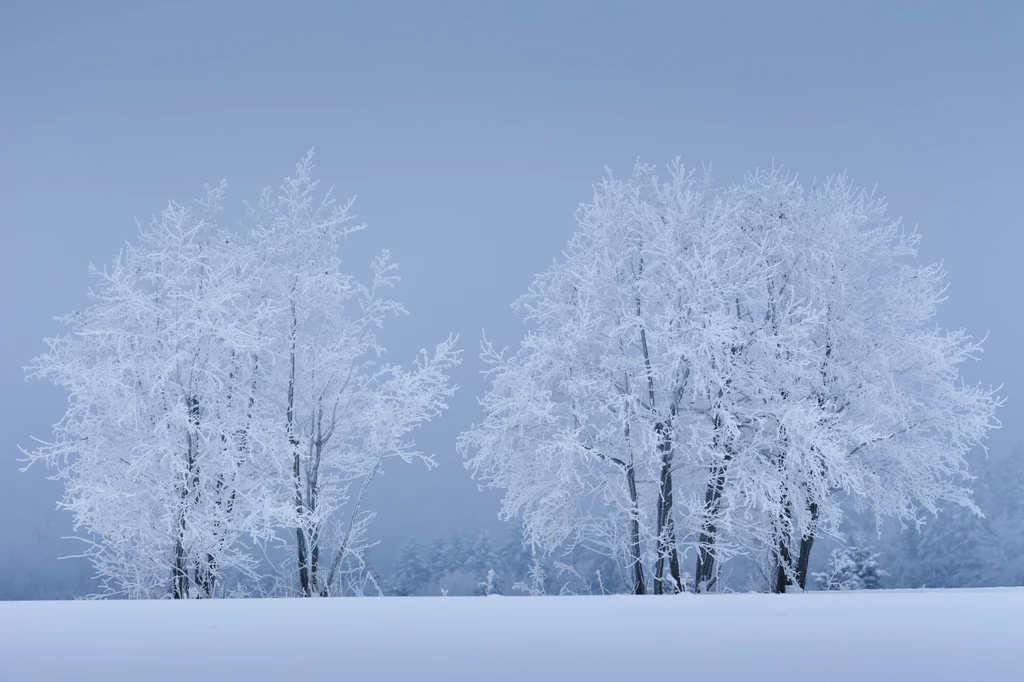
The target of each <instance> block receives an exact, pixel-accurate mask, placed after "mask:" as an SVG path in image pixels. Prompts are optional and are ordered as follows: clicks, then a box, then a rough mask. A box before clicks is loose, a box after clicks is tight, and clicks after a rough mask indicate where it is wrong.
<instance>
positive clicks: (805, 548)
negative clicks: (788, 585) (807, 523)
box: [796, 502, 818, 590]
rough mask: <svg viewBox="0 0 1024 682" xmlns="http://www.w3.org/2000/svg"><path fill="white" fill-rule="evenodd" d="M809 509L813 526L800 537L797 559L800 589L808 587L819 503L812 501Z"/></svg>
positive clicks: (797, 578)
mask: <svg viewBox="0 0 1024 682" xmlns="http://www.w3.org/2000/svg"><path fill="white" fill-rule="evenodd" d="M808 509H809V510H810V512H811V527H810V529H808V531H807V534H806V535H804V536H803V537H802V538H801V539H800V556H799V557H798V558H797V561H796V583H797V585H799V586H800V589H801V590H803V589H806V588H807V567H808V566H809V565H810V563H811V547H812V546H813V545H814V533H815V530H816V529H815V526H816V525H817V520H818V505H817V503H815V502H812V503H811V504H810V505H809V506H808Z"/></svg>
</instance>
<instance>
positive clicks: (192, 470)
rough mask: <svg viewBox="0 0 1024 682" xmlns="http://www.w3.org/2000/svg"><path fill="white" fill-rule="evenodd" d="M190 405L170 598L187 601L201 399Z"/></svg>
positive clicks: (197, 494)
mask: <svg viewBox="0 0 1024 682" xmlns="http://www.w3.org/2000/svg"><path fill="white" fill-rule="evenodd" d="M185 402H186V404H187V405H188V422H189V424H188V430H187V431H186V432H185V452H186V465H187V468H186V471H187V473H186V475H185V485H184V486H183V487H182V489H181V511H180V516H179V519H178V534H177V537H176V538H175V542H174V570H173V572H172V583H173V586H172V588H171V596H172V597H173V598H174V599H187V598H188V597H189V589H190V587H191V585H190V582H191V581H190V580H189V574H188V573H189V569H188V563H189V561H188V557H187V556H186V552H185V533H186V530H187V523H186V521H185V517H186V514H187V511H188V506H189V503H190V502H196V501H198V500H197V498H198V496H199V463H198V459H199V453H198V449H199V399H198V398H196V397H195V396H189V398H188V399H187V400H186V401H185Z"/></svg>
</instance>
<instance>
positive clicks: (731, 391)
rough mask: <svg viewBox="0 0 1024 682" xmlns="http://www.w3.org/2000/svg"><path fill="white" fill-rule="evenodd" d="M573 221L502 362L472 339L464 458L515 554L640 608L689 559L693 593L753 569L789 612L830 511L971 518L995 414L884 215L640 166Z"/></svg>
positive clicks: (846, 199)
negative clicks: (575, 553)
mask: <svg viewBox="0 0 1024 682" xmlns="http://www.w3.org/2000/svg"><path fill="white" fill-rule="evenodd" d="M577 217H578V220H579V230H578V231H577V233H576V234H575V235H574V236H573V238H572V239H571V240H570V242H569V245H568V247H567V249H566V251H565V253H564V257H563V259H562V260H561V261H558V262H556V263H555V264H554V265H552V267H551V268H550V269H549V270H548V271H547V272H545V273H543V274H541V275H539V276H538V277H537V278H536V280H535V281H534V283H533V285H532V286H531V288H530V290H529V292H528V293H527V294H526V295H525V296H523V297H522V298H521V299H520V300H519V302H518V303H517V308H518V310H519V311H520V312H521V313H522V315H523V317H524V319H525V321H526V322H527V323H528V324H529V325H530V331H529V332H528V333H527V335H526V337H525V339H524V340H523V342H522V344H521V345H520V347H519V349H518V351H517V352H516V353H514V354H512V355H506V354H505V353H504V352H499V351H497V350H496V349H494V348H493V346H492V345H491V344H490V343H489V342H487V341H486V340H485V342H484V346H483V354H482V357H483V359H484V360H485V361H486V362H487V363H488V364H489V366H490V369H489V372H488V376H489V378H490V380H491V388H490V390H489V391H488V392H487V394H486V395H485V396H484V398H483V399H482V404H483V407H484V410H485V417H484V420H483V422H482V423H481V424H479V425H476V426H474V427H473V428H472V429H470V430H469V431H467V432H466V433H464V434H463V435H462V437H461V438H460V442H459V446H460V448H461V449H462V451H463V452H464V454H465V455H466V456H467V466H468V467H469V468H470V469H471V470H472V471H473V472H474V474H475V475H476V476H477V477H478V478H480V479H482V480H483V481H484V484H485V485H487V486H490V487H496V488H500V489H504V490H505V491H506V495H505V498H504V506H503V509H502V513H503V515H504V516H505V517H507V518H511V517H513V516H516V515H521V516H522V519H523V523H524V527H525V532H526V538H527V540H528V541H529V542H530V543H533V544H535V545H536V546H537V547H539V548H542V549H543V550H545V551H547V552H553V551H554V550H555V549H556V548H557V547H560V546H568V547H574V546H584V547H588V548H590V549H592V550H593V551H596V552H598V553H603V554H607V555H610V556H614V557H616V558H617V559H618V560H619V561H620V562H621V564H622V565H623V566H624V567H626V569H627V570H628V572H629V574H630V582H631V584H632V591H634V592H637V593H641V592H645V591H647V590H649V589H650V590H653V591H654V592H659V591H662V590H664V589H679V588H680V586H681V584H682V574H681V569H680V554H681V553H682V552H683V550H684V549H685V548H686V546H688V545H689V546H693V547H694V548H695V549H696V560H697V564H696V571H695V576H694V584H695V586H696V588H697V589H698V590H707V589H710V588H711V587H713V585H714V584H715V581H716V578H717V575H718V570H719V566H720V564H721V562H722V561H723V560H724V559H726V558H728V557H729V556H730V555H732V554H735V553H737V552H757V553H760V552H763V551H767V552H769V553H770V555H771V556H772V557H773V561H774V562H775V565H776V570H775V573H776V575H775V576H774V578H773V580H772V584H773V587H774V589H776V590H778V591H784V590H785V587H786V585H787V584H789V583H790V582H792V581H794V580H795V581H797V582H798V583H799V584H800V586H801V587H802V586H803V585H804V582H805V580H806V575H807V565H808V560H809V555H810V550H811V546H812V543H813V540H814V538H815V536H816V535H819V534H822V533H826V534H838V524H839V521H840V519H841V504H840V503H841V500H842V499H843V498H844V497H852V498H854V499H855V500H857V501H858V503H860V504H861V505H864V506H866V507H869V508H870V509H871V510H872V511H873V512H875V513H876V514H877V515H878V516H884V515H891V516H895V517H897V518H899V519H902V520H907V519H913V518H914V517H915V515H916V513H917V511H918V510H919V509H933V508H934V507H935V505H936V504H937V503H938V502H939V501H941V500H947V501H952V502H954V503H958V504H963V505H968V506H970V505H971V502H970V498H969V495H968V491H967V490H965V489H964V488H963V487H962V486H961V485H959V483H958V481H957V478H958V477H961V478H962V477H963V476H964V475H965V466H964V455H965V454H966V453H967V452H968V451H969V450H970V449H971V448H973V447H975V446H977V445H979V444H981V442H982V441H983V439H984V437H985V435H986V433H987V432H988V430H989V429H990V428H992V427H993V426H994V425H995V424H996V422H995V419H994V413H995V410H996V408H997V407H998V405H999V402H1000V401H999V399H998V397H997V396H995V394H994V393H993V392H991V391H989V390H985V389H980V388H975V387H969V386H965V385H964V384H963V383H962V382H961V380H960V378H959V368H960V366H961V365H962V363H964V362H965V361H967V360H969V359H973V358H974V357H975V356H976V355H977V353H978V352H979V351H980V345H979V344H978V343H977V342H975V341H972V340H971V338H970V337H969V336H967V335H966V334H965V333H963V332H953V333H946V332H942V331H939V330H936V329H934V327H933V326H932V324H933V323H932V319H933V317H934V314H935V309H936V306H937V305H938V303H939V302H940V301H941V298H942V296H943V291H944V285H943V273H942V271H941V269H940V268H938V267H937V266H919V265H915V264H914V263H913V262H912V258H913V256H914V255H915V249H916V243H917V238H916V236H915V235H908V234H906V233H905V232H904V231H903V230H902V228H901V227H900V224H899V222H898V221H892V220H889V219H887V218H886V217H885V205H884V203H883V202H881V201H879V200H876V199H875V198H873V197H872V196H871V195H869V194H866V193H864V192H862V191H859V190H857V189H856V188H854V187H853V186H852V184H850V183H849V181H847V180H846V179H845V178H836V179H833V180H830V181H828V182H826V183H823V184H821V185H818V186H816V187H814V188H812V190H811V191H809V192H808V191H806V190H805V189H804V188H803V187H801V186H800V185H799V184H798V183H797V182H796V181H795V180H790V179H787V178H785V177H783V176H781V175H780V174H779V173H777V172H759V173H755V174H752V175H750V176H749V177H748V178H747V180H746V181H745V182H744V183H743V184H741V185H739V186H736V187H733V188H729V189H727V190H725V191H721V192H716V191H714V190H713V188H712V187H711V185H710V182H709V181H708V180H706V179H705V180H701V181H697V180H695V179H694V178H693V176H692V175H690V174H688V173H686V172H685V171H684V170H683V169H682V168H681V167H679V166H675V167H673V168H672V172H671V174H670V178H669V179H668V181H665V182H662V181H660V180H659V179H658V178H657V177H656V176H655V175H654V173H653V169H651V168H650V167H647V166H638V167H637V169H636V171H635V172H634V175H633V177H632V178H631V179H630V180H628V181H620V180H616V179H613V178H610V179H608V180H606V181H605V182H604V183H603V184H602V185H601V186H600V187H599V188H598V189H597V191H596V193H595V197H594V200H593V202H592V203H591V204H588V205H585V206H582V207H581V208H580V210H579V212H578V214H577ZM666 569H667V571H666Z"/></svg>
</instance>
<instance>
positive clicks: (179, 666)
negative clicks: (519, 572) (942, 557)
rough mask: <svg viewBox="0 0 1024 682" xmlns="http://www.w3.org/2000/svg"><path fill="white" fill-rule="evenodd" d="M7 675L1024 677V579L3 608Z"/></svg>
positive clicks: (0, 667) (109, 678)
mask: <svg viewBox="0 0 1024 682" xmlns="http://www.w3.org/2000/svg"><path fill="white" fill-rule="evenodd" d="M0 678H2V679H4V680H18V681H19V682H21V681H28V680H45V681H47V682H49V681H51V680H69V681H70V680H74V681H75V682H79V681H83V682H84V681H86V680H103V681H104V682H120V681H122V680H123V681H128V680H130V681H131V682H136V681H147V682H156V681H159V680H174V681H175V682H182V681H185V680H187V681H188V682H198V681H199V680H218V681H224V682H227V681H233V680H244V681H246V682H255V681H258V680H274V681H275V682H292V681H295V680H335V679H336V680H359V681H360V682H367V681H370V680H415V681H419V680H445V681H448V680H472V681H474V682H475V681H480V682H499V681H505V680H515V681H516V682H521V681H546V680H567V681H571V682H588V681H596V680H616V681H622V682H625V681H632V680H644V681H646V682H655V681H656V680H679V681H685V680H701V681H702V682H712V681H714V682H718V681H722V680H744V681H747V680H749V681H757V682H763V681H772V680H792V681H794V682H817V681H820V680H825V681H829V682H844V681H846V680H856V681H857V682H873V681H879V680H900V681H901V682H916V681H918V680H921V681H922V682H938V681H941V680H957V681H958V682H975V681H982V680H984V681H985V682H992V681H997V680H1021V679H1024V588H1006V589H990V590H935V591H875V592H855V593H808V594H791V595H760V594H750V595H741V594H736V595H716V596H692V595H680V596H678V597H667V596H666V597H627V596H612V597H538V598H527V597H489V598H480V597H476V598H473V597H467V598H457V597H447V598H444V597H429V598H415V597H407V598H364V599H330V600H328V599H314V600H293V599H278V600H228V601H188V602H175V601H133V602H128V601H106V602H101V601H76V602H5V603H0Z"/></svg>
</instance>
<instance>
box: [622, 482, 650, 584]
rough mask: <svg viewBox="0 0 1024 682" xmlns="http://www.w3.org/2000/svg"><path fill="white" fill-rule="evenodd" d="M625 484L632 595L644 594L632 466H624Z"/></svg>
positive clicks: (638, 510)
mask: <svg viewBox="0 0 1024 682" xmlns="http://www.w3.org/2000/svg"><path fill="white" fill-rule="evenodd" d="M626 483H627V485H628V486H629V501H630V504H631V505H632V508H631V510H630V516H631V517H632V518H631V519H630V536H631V537H630V540H631V542H630V561H631V562H632V564H633V594H644V593H645V592H646V591H647V590H646V588H645V586H644V565H643V562H642V561H641V558H640V516H639V515H640V505H639V502H638V501H637V492H636V472H635V470H634V469H633V464H632V463H630V464H629V465H627V466H626Z"/></svg>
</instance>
